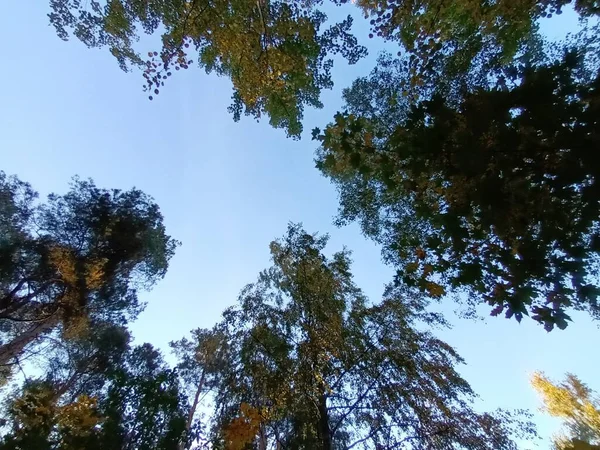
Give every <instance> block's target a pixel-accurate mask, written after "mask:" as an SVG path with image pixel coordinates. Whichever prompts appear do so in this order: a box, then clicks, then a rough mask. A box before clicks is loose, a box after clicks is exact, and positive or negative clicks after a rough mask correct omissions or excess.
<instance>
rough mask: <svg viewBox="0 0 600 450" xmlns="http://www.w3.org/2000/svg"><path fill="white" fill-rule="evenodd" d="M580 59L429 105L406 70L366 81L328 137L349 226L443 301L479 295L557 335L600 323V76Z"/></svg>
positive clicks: (573, 55)
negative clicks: (399, 80)
mask: <svg viewBox="0 0 600 450" xmlns="http://www.w3.org/2000/svg"><path fill="white" fill-rule="evenodd" d="M580 56H581V55H579V54H578V52H577V51H576V50H573V51H568V52H566V53H565V54H564V55H562V57H561V59H559V60H556V61H554V62H551V63H549V62H546V63H544V64H515V65H514V66H511V67H508V68H506V69H504V70H503V71H502V72H500V73H499V74H498V77H496V79H495V80H493V82H491V84H489V83H488V84H487V85H485V84H483V85H479V86H476V87H475V88H473V89H471V90H467V91H463V92H462V93H461V94H460V95H457V96H449V97H448V96H442V95H441V94H440V93H436V92H435V91H433V92H430V93H427V95H425V96H424V97H423V98H422V99H421V100H420V101H418V102H417V103H413V102H412V101H410V100H409V99H405V98H404V97H403V96H402V92H398V90H396V91H394V90H393V86H394V80H395V79H396V78H395V77H397V76H402V74H401V73H400V74H399V75H398V74H396V73H395V72H394V69H395V68H396V67H395V66H394V64H393V63H392V64H390V65H388V66H387V68H386V67H385V66H384V68H383V70H382V71H375V72H374V73H373V74H372V77H371V78H370V79H368V80H361V81H359V82H357V83H355V85H354V86H353V88H352V89H351V90H350V91H349V92H347V93H346V94H345V95H346V99H347V106H348V111H346V112H344V113H338V115H336V118H335V123H332V124H330V125H329V126H328V127H327V129H326V130H325V131H324V132H323V133H321V132H320V131H319V130H315V133H314V136H315V138H316V139H318V140H319V141H320V143H321V144H322V146H321V148H320V150H319V152H318V154H317V167H318V168H319V169H320V170H321V171H322V172H323V173H324V174H325V175H326V176H328V177H329V178H330V179H331V180H332V181H333V182H334V183H335V184H336V185H337V187H338V190H339V192H340V202H341V206H340V218H339V221H340V223H346V222H349V221H353V220H358V221H359V222H360V223H361V226H362V229H363V231H364V233H365V234H366V235H367V236H370V237H372V238H374V239H375V240H377V241H378V242H379V243H381V244H383V247H384V255H385V258H386V260H387V261H388V262H391V263H393V264H394V265H395V266H396V267H397V268H398V277H399V279H401V280H402V281H403V282H404V283H408V284H409V285H413V286H418V287H420V288H421V289H422V290H423V291H427V292H428V293H429V294H431V295H433V296H438V297H439V296H442V295H443V294H444V293H445V292H446V290H447V289H448V288H451V289H452V290H454V289H466V290H467V292H468V293H469V294H470V296H471V298H473V299H475V300H477V301H483V302H486V303H488V304H489V305H491V306H493V310H492V314H494V315H497V314H500V313H502V312H505V313H506V316H507V317H512V316H514V317H515V318H516V319H517V320H521V318H522V316H523V315H527V314H529V313H530V312H531V313H533V315H532V318H533V319H534V320H536V321H538V322H540V323H543V324H544V326H545V327H546V329H547V330H551V329H552V328H553V327H554V326H555V325H556V326H558V327H559V328H564V327H566V326H567V321H568V320H569V316H568V315H567V314H566V311H567V310H568V309H577V310H587V311H589V312H590V313H591V314H592V315H593V316H594V317H598V315H599V313H600V309H599V308H598V303H597V295H598V292H599V291H598V287H597V286H596V282H595V281H594V279H593V273H594V271H595V270H596V269H597V267H598V266H597V258H598V254H599V250H600V247H598V244H599V242H600V240H599V238H600V234H598V233H599V228H598V226H599V218H600V210H599V205H600V203H599V200H600V197H599V194H600V191H598V189H597V178H598V172H597V168H598V167H600V165H599V161H598V152H597V151H596V148H597V143H598V139H599V136H600V129H599V128H598V127H599V124H600V121H599V117H600V115H599V114H600V103H599V99H600V97H599V92H600V89H599V88H600V73H599V72H598V68H597V67H595V68H594V70H593V71H592V72H591V75H590V70H589V66H588V65H586V61H584V60H582V58H580ZM390 68H391V69H390ZM390 77H391V78H390ZM373 85H374V86H375V88H373ZM390 86H391V87H392V90H390V89H388V87H390ZM369 92H373V94H372V95H369ZM384 92H386V94H383V93H384ZM380 94H382V95H381V97H380V98H376V97H375V95H380Z"/></svg>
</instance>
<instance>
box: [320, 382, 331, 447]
mask: <svg viewBox="0 0 600 450" xmlns="http://www.w3.org/2000/svg"><path fill="white" fill-rule="evenodd" d="M319 435H320V438H321V449H322V450H331V430H330V429H329V410H328V409H327V397H326V396H325V394H322V395H321V396H320V397H319Z"/></svg>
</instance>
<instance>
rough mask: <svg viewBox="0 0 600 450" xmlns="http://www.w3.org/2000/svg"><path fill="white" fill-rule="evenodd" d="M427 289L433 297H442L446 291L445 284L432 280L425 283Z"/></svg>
mask: <svg viewBox="0 0 600 450" xmlns="http://www.w3.org/2000/svg"><path fill="white" fill-rule="evenodd" d="M425 289H426V290H427V293H428V294H429V295H431V296H432V297H441V296H442V295H444V294H445V293H446V291H445V290H444V287H443V286H441V285H440V284H438V283H434V282H432V281H428V282H427V283H426V284H425Z"/></svg>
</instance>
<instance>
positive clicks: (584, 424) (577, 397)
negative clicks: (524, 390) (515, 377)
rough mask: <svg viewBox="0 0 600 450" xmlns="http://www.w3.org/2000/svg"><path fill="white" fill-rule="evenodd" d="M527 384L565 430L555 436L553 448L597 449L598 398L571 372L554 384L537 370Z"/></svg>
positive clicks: (599, 427)
mask: <svg viewBox="0 0 600 450" xmlns="http://www.w3.org/2000/svg"><path fill="white" fill-rule="evenodd" d="M531 384H532V386H533V388H534V389H535V390H536V391H537V393H538V394H540V396H541V398H542V402H543V407H542V411H544V412H546V413H547V414H549V415H551V416H553V417H558V418H560V419H562V420H563V421H564V425H565V428H566V433H565V434H563V435H561V436H558V437H557V438H555V442H554V444H555V447H556V448H557V449H559V450H563V449H574V450H577V449H581V450H584V449H592V448H600V399H599V398H598V396H597V395H596V394H595V393H594V392H593V391H592V390H591V389H590V388H589V387H588V386H586V385H585V384H584V383H582V382H581V380H580V379H579V378H578V377H577V376H576V375H573V374H567V376H566V377H565V380H564V381H561V382H560V383H554V382H552V380H550V379H549V378H548V377H546V376H545V375H544V374H543V373H540V372H536V373H535V374H534V375H533V377H532V378H531ZM586 445H587V446H586Z"/></svg>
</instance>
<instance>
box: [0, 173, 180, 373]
mask: <svg viewBox="0 0 600 450" xmlns="http://www.w3.org/2000/svg"><path fill="white" fill-rule="evenodd" d="M35 197H36V194H35V193H34V192H33V190H32V189H31V187H30V186H29V185H27V184H26V183H23V182H20V181H18V180H17V179H16V178H11V177H7V176H6V175H5V174H4V173H1V174H0V198H1V201H0V224H1V225H0V226H1V227H2V228H3V231H4V230H6V233H3V236H2V239H1V240H0V277H1V278H0V333H1V334H0V336H1V339H2V342H1V343H0V366H2V367H3V368H4V369H6V368H7V367H9V366H10V365H12V364H14V363H15V362H16V361H17V360H18V358H19V357H20V356H21V355H22V354H23V353H24V352H25V351H26V350H27V349H28V348H30V347H31V345H32V344H34V343H35V342H37V341H38V340H39V339H40V338H42V337H44V336H48V335H49V334H51V333H56V332H58V333H60V334H61V336H62V337H63V338H69V337H72V336H76V335H78V334H80V333H85V331H86V330H87V329H88V327H87V324H88V323H90V322H94V321H95V322H107V323H115V324H124V323H126V322H127V321H128V320H131V319H132V318H134V317H135V316H136V315H137V314H138V313H139V311H140V310H141V309H142V307H143V305H142V304H141V303H140V302H139V301H138V297H137V290H138V289H140V288H149V287H151V286H152V284H153V283H155V282H156V281H157V280H159V279H160V278H162V277H163V276H164V274H165V272H166V270H167V266H168V262H169V259H170V258H171V256H172V255H173V252H174V249H175V247H176V245H177V242H176V241H174V240H173V239H171V238H170V237H169V236H168V235H167V234H166V233H165V228H164V226H163V223H162V216H161V214H160V211H159V209H158V206H157V205H156V204H155V203H154V202H153V201H152V199H151V198H150V197H148V196H146V195H145V194H144V193H142V192H141V191H139V190H137V189H132V190H130V191H126V192H123V191H119V190H110V191H109V190H105V189H100V188H97V187H96V186H95V185H94V183H93V182H92V181H82V180H79V179H74V181H73V183H72V185H71V189H70V191H69V192H68V193H67V194H65V195H62V196H59V195H54V194H52V195H50V196H49V197H48V201H47V203H45V204H37V203H35V202H34V200H35Z"/></svg>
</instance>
